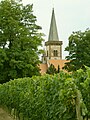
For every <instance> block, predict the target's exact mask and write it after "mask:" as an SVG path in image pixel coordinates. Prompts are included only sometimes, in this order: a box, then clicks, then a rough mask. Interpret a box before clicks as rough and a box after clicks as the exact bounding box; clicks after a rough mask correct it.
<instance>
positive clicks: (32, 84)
mask: <svg viewBox="0 0 90 120" xmlns="http://www.w3.org/2000/svg"><path fill="white" fill-rule="evenodd" d="M85 69H86V71H83V70H82V69H80V70H78V71H76V72H74V73H72V74H68V73H64V72H62V71H61V72H60V73H59V74H55V75H45V76H38V77H36V76H33V77H32V78H21V79H16V80H11V81H9V82H7V83H4V84H2V85H0V105H1V106H7V107H8V109H9V111H10V112H11V113H13V114H14V115H15V116H17V117H18V118H19V120H22V119H23V120H29V119H30V120H59V119H61V120H82V117H83V120H84V118H87V120H89V118H90V68H88V67H86V66H85Z"/></svg>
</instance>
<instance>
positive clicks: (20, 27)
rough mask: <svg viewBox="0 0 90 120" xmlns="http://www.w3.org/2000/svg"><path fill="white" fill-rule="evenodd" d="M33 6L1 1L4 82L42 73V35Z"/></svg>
mask: <svg viewBox="0 0 90 120" xmlns="http://www.w3.org/2000/svg"><path fill="white" fill-rule="evenodd" d="M32 8H33V6H32V5H26V6H24V5H23V4H22V3H21V2H16V1H15V0H3V1H1V2H0V83H3V82H7V81H9V80H10V79H14V78H20V77H26V76H29V77H31V76H33V75H39V68H38V64H39V62H40V61H39V57H38V55H39V54H40V53H41V52H40V51H39V49H38V47H39V46H41V42H42V38H41V36H42V34H41V33H39V32H38V31H39V30H40V29H41V27H40V26H38V25H36V21H37V19H36V17H35V16H34V15H33V11H32Z"/></svg>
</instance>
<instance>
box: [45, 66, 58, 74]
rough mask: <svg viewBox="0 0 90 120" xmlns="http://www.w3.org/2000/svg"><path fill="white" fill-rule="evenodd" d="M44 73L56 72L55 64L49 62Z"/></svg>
mask: <svg viewBox="0 0 90 120" xmlns="http://www.w3.org/2000/svg"><path fill="white" fill-rule="evenodd" d="M46 73H47V74H51V75H53V74H55V73H58V71H57V70H56V68H55V66H54V65H53V64H51V65H50V66H49V67H48V69H47V72H46Z"/></svg>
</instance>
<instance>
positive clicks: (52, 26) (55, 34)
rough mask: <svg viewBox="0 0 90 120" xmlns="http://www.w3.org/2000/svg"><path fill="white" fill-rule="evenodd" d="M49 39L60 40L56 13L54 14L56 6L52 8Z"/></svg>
mask: <svg viewBox="0 0 90 120" xmlns="http://www.w3.org/2000/svg"><path fill="white" fill-rule="evenodd" d="M48 41H59V37H58V32H57V26H56V20H55V14H54V8H53V10H52V18H51V24H50V30H49V37H48Z"/></svg>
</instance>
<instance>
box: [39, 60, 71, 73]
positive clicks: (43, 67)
mask: <svg viewBox="0 0 90 120" xmlns="http://www.w3.org/2000/svg"><path fill="white" fill-rule="evenodd" d="M66 62H69V61H67V60H55V59H51V60H48V64H40V69H41V74H42V75H43V74H45V73H46V71H47V69H48V67H49V66H50V65H51V64H53V65H54V66H55V68H56V69H58V65H59V67H60V70H62V68H63V67H64V66H65V63H66Z"/></svg>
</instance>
